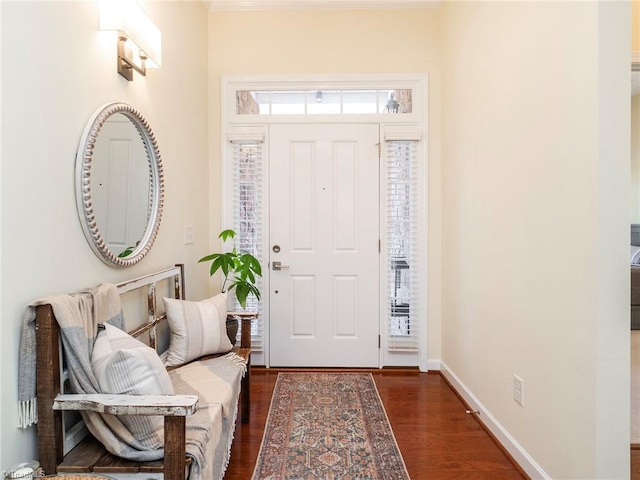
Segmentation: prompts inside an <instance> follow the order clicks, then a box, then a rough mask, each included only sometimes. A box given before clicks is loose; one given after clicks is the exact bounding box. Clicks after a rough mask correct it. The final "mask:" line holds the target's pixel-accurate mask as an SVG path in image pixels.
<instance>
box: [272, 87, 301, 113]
mask: <svg viewBox="0 0 640 480" xmlns="http://www.w3.org/2000/svg"><path fill="white" fill-rule="evenodd" d="M304 102H305V92H291V91H277V92H276V91H274V92H271V114H272V115H304Z"/></svg>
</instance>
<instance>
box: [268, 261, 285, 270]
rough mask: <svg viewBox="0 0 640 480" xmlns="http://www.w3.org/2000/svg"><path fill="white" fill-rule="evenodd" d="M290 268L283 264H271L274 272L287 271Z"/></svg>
mask: <svg viewBox="0 0 640 480" xmlns="http://www.w3.org/2000/svg"><path fill="white" fill-rule="evenodd" d="M287 268H289V265H282V262H271V269H272V270H286V269H287Z"/></svg>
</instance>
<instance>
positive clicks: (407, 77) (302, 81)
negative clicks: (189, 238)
mask: <svg viewBox="0 0 640 480" xmlns="http://www.w3.org/2000/svg"><path fill="white" fill-rule="evenodd" d="M404 88H411V89H412V90H413V102H412V104H413V111H412V113H407V114H401V115H396V114H363V115H359V114H341V115H246V114H243V115H240V114H238V113H237V112H236V105H235V101H236V95H235V92H236V91H237V90H329V89H332V90H333V89H336V90H337V89H404ZM427 92H428V76H427V75H426V74H403V75H400V74H398V75H392V74H380V75H376V74H362V75H229V76H223V77H222V88H221V142H220V143H221V146H220V149H221V151H220V155H221V157H220V158H222V162H221V163H222V165H221V168H222V177H221V178H222V185H221V188H220V191H221V195H222V197H221V205H222V225H223V226H228V225H231V224H232V222H233V212H232V208H233V201H231V194H232V187H231V186H232V183H231V181H232V175H233V172H232V169H231V168H230V163H231V162H230V152H231V147H230V141H229V140H230V139H233V138H236V139H237V138H239V137H242V135H243V132H245V133H248V136H250V137H252V136H257V135H259V134H260V132H263V138H264V144H263V152H264V172H263V178H264V179H265V184H264V186H263V194H264V198H265V202H267V201H268V198H269V181H268V172H269V158H268V152H269V125H271V124H275V123H378V124H379V125H380V132H381V140H380V141H381V148H382V146H383V145H384V141H385V137H384V134H385V130H386V127H387V126H396V127H402V126H406V127H407V128H409V129H418V130H419V131H421V132H422V135H421V137H422V142H421V144H420V149H419V155H420V157H419V159H418V165H419V166H418V168H419V178H420V182H419V185H418V188H419V189H420V192H419V195H418V210H419V212H418V215H417V217H418V218H417V222H418V229H419V231H418V243H419V245H418V264H419V265H423V266H424V268H421V269H420V270H419V272H418V282H419V287H418V288H419V290H420V291H421V292H422V293H423V294H422V295H420V297H421V298H425V299H427V298H428V275H427V272H428V269H427V252H428V227H427V225H428V217H427V212H428V208H427V207H428V204H427V198H428V197H427V194H428V191H427V185H428V168H427V166H428V138H429V137H428V124H427V120H428V118H427V105H428V103H427ZM380 162H383V158H382V156H381V157H380ZM380 168H381V178H380V202H381V203H380V212H381V213H380V215H381V218H380V220H381V223H380V225H381V231H380V237H381V240H382V243H383V248H384V238H385V233H386V232H385V231H383V222H382V220H383V219H382V215H383V211H384V210H383V209H384V199H385V196H384V192H385V186H386V185H385V177H384V176H383V173H384V171H385V169H384V168H383V165H382V164H381V165H380ZM268 215H269V208H264V209H263V218H262V222H263V233H264V238H265V245H263V252H262V254H263V258H265V259H268V258H269V250H268V240H269V231H268V227H269V218H268ZM213 234H214V233H212V235H213ZM383 257H384V255H382V254H381V255H380V265H379V268H380V292H381V295H380V307H379V313H380V315H379V318H380V325H379V331H380V335H385V333H386V323H385V321H386V312H385V305H384V303H385V302H384V298H385V297H384V295H383V294H382V292H383V288H384V285H385V284H386V283H385V281H386V278H385V277H386V267H385V265H383V264H382V261H383ZM263 268H264V269H265V270H266V269H268V268H269V266H268V265H264V266H263ZM263 279H264V287H263V290H264V292H268V291H269V276H268V275H266V274H265V275H264V277H263ZM268 297H269V295H266V294H265V295H263V296H262V300H261V302H262V305H263V310H264V312H265V315H264V316H263V322H264V324H263V342H264V344H263V345H264V348H263V351H262V352H254V353H253V354H252V355H253V359H252V362H253V364H254V365H265V366H267V367H268V366H269V318H268V312H269V303H268V302H269V299H268ZM427 312H428V308H427V302H426V301H424V302H422V303H421V304H420V305H419V306H418V326H419V344H420V348H419V351H418V352H417V353H411V354H403V353H398V352H388V351H386V349H385V348H383V347H384V344H385V342H384V341H382V342H381V348H380V355H379V358H380V365H379V366H380V367H388V366H405V365H408V364H411V365H417V366H418V367H419V368H420V370H421V371H427V370H428V334H427V333H428V318H427Z"/></svg>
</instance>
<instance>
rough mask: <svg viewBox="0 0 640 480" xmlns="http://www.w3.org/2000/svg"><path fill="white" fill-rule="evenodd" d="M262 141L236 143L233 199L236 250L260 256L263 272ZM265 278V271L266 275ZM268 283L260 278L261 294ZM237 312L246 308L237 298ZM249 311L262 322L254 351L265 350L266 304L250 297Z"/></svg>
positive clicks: (255, 326) (254, 336)
mask: <svg viewBox="0 0 640 480" xmlns="http://www.w3.org/2000/svg"><path fill="white" fill-rule="evenodd" d="M262 144H263V142H262V141H242V140H240V141H232V142H231V159H232V168H233V172H232V175H233V182H232V183H233V189H234V192H233V198H234V216H233V224H234V230H235V231H236V247H237V248H238V250H240V251H243V252H248V253H251V255H253V256H254V257H256V258H257V259H258V260H259V261H260V264H261V265H262V268H263V270H264V269H265V268H266V264H265V262H264V258H263V255H262V244H263V241H264V234H263V221H262V218H263V216H262V205H263V203H264V199H263V191H262V188H263V182H262V164H263V148H262ZM263 275H264V272H263ZM263 285H264V281H263V279H262V278H258V279H257V287H258V289H259V290H260V291H261V292H264V289H263ZM235 308H236V310H241V309H242V307H241V306H240V304H239V303H238V301H237V299H236V305H235ZM247 311H254V312H255V311H257V312H258V313H259V315H258V319H257V320H254V321H253V324H252V328H251V347H252V350H254V351H256V352H259V351H262V349H263V346H264V339H263V330H264V329H263V318H264V315H263V314H262V313H263V312H262V302H258V301H257V299H256V298H255V297H254V296H253V295H250V296H249V297H248V298H247Z"/></svg>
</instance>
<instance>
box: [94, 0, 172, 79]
mask: <svg viewBox="0 0 640 480" xmlns="http://www.w3.org/2000/svg"><path fill="white" fill-rule="evenodd" d="M100 30H115V31H117V32H118V72H120V74H121V75H123V76H124V77H125V78H127V79H128V80H131V79H132V78H131V76H132V72H131V69H132V68H133V69H135V70H136V71H138V72H139V73H140V74H141V75H145V74H146V69H147V68H159V67H160V66H161V64H162V34H161V32H160V29H159V28H158V27H157V26H156V25H155V24H154V23H153V21H152V20H151V19H150V18H149V16H148V15H147V14H146V12H145V11H144V10H143V9H142V7H141V6H140V5H139V4H138V2H136V1H135V0H102V1H101V2H100ZM121 68H122V69H124V70H128V71H129V72H128V76H127V75H125V74H123V72H122V71H121Z"/></svg>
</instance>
